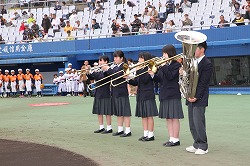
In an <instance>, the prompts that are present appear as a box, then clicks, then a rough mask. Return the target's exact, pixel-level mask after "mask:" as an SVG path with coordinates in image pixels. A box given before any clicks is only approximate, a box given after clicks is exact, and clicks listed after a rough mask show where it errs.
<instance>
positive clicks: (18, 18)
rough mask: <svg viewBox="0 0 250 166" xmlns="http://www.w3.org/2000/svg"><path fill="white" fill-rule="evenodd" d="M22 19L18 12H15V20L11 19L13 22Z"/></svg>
mask: <svg viewBox="0 0 250 166" xmlns="http://www.w3.org/2000/svg"><path fill="white" fill-rule="evenodd" d="M21 19H22V18H21V16H20V14H18V13H17V12H14V17H13V18H11V20H21Z"/></svg>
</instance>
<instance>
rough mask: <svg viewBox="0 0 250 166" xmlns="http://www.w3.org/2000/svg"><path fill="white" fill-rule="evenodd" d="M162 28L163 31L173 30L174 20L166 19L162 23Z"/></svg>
mask: <svg viewBox="0 0 250 166" xmlns="http://www.w3.org/2000/svg"><path fill="white" fill-rule="evenodd" d="M163 30H164V32H165V33H168V32H173V31H174V30H175V23H174V20H170V21H166V22H165V23H164V27H163Z"/></svg>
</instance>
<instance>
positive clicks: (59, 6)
mask: <svg viewBox="0 0 250 166" xmlns="http://www.w3.org/2000/svg"><path fill="white" fill-rule="evenodd" d="M54 10H55V11H57V10H62V6H61V5H60V3H59V1H56V4H55V8H54Z"/></svg>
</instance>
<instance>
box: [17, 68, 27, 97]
mask: <svg viewBox="0 0 250 166" xmlns="http://www.w3.org/2000/svg"><path fill="white" fill-rule="evenodd" d="M17 80H18V87H19V91H20V97H21V98H23V97H24V92H25V84H24V74H23V70H22V69H18V74H17Z"/></svg>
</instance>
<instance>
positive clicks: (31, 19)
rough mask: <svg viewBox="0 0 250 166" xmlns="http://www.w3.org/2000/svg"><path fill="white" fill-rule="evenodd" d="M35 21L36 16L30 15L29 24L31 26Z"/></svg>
mask: <svg viewBox="0 0 250 166" xmlns="http://www.w3.org/2000/svg"><path fill="white" fill-rule="evenodd" d="M33 21H35V18H34V15H33V13H30V17H29V19H28V20H27V23H28V24H30V23H32V22H33Z"/></svg>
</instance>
